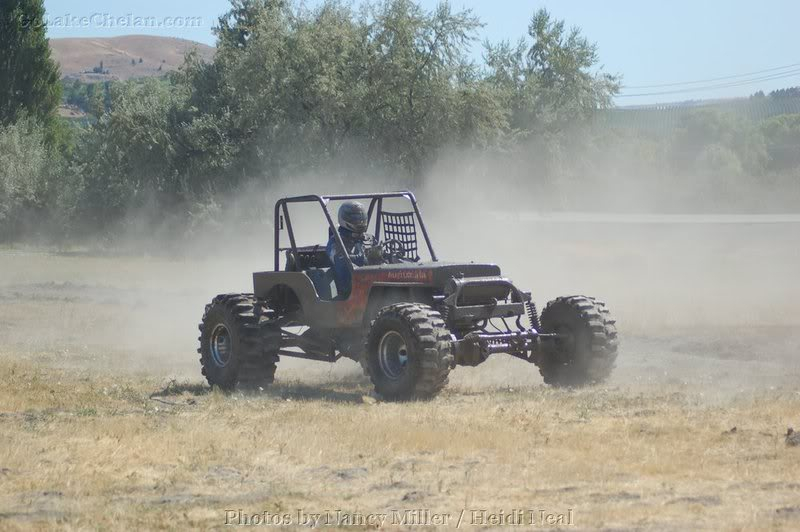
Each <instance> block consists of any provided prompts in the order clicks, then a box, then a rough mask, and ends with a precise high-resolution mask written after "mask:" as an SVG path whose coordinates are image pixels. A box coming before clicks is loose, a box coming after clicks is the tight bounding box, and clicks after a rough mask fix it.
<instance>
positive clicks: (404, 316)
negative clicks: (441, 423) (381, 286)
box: [362, 303, 453, 401]
mask: <svg viewBox="0 0 800 532" xmlns="http://www.w3.org/2000/svg"><path fill="white" fill-rule="evenodd" d="M450 341H451V337H450V331H448V330H447V328H446V327H445V324H444V321H442V317H441V315H440V314H439V313H438V312H436V311H435V310H433V309H432V308H431V307H429V306H427V305H418V304H411V303H401V304H397V305H391V306H388V307H385V308H383V309H382V310H381V311H380V312H379V313H378V315H377V317H376V318H375V320H374V321H373V322H372V324H371V326H370V331H369V334H368V335H367V342H366V349H365V353H364V357H365V358H364V362H365V363H364V364H362V365H363V366H365V367H366V369H367V372H368V374H369V377H370V379H371V380H372V384H373V385H374V386H375V391H376V392H377V393H378V394H379V395H381V396H382V397H383V398H384V399H387V400H390V401H404V400H410V399H429V398H432V397H434V396H435V395H436V394H438V393H439V392H440V391H441V390H442V389H443V388H444V387H445V386H446V385H447V377H448V375H449V373H450V368H451V367H452V363H453V354H452V351H451V347H450Z"/></svg>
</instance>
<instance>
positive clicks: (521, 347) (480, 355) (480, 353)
mask: <svg viewBox="0 0 800 532" xmlns="http://www.w3.org/2000/svg"><path fill="white" fill-rule="evenodd" d="M562 337H564V335H560V334H556V333H540V332H539V331H537V330H536V329H527V330H521V331H516V332H507V333H502V332H497V333H489V332H474V333H470V334H467V335H466V336H465V337H464V338H463V339H461V340H453V343H452V348H453V354H454V356H455V361H456V364H457V365H459V366H477V365H479V364H481V363H483V362H485V361H486V359H487V358H489V356H490V355H494V354H498V353H507V354H509V355H511V356H514V357H517V358H521V359H523V360H527V361H528V362H535V361H536V355H537V353H538V350H539V347H540V342H541V340H555V339H558V338H562Z"/></svg>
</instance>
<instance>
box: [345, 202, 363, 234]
mask: <svg viewBox="0 0 800 532" xmlns="http://www.w3.org/2000/svg"><path fill="white" fill-rule="evenodd" d="M339 226H340V227H344V228H345V229H347V230H348V231H352V232H353V233H359V234H360V233H366V232H367V211H366V210H365V209H364V206H363V205H361V204H360V203H359V202H357V201H347V202H345V203H343V204H342V206H341V207H339Z"/></svg>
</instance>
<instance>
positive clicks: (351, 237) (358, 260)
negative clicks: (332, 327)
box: [325, 227, 375, 298]
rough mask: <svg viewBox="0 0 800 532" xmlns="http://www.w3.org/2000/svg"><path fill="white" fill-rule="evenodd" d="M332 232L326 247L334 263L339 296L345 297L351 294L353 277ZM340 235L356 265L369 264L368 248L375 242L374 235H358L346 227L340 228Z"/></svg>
mask: <svg viewBox="0 0 800 532" xmlns="http://www.w3.org/2000/svg"><path fill="white" fill-rule="evenodd" d="M328 233H329V234H330V236H329V238H328V245H327V246H326V247H325V252H326V253H327V254H328V258H329V259H330V260H331V264H333V273H334V280H335V282H336V292H337V297H339V298H345V297H348V296H349V295H350V290H351V288H352V278H351V275H350V268H348V267H347V259H346V258H345V257H344V256H343V255H342V254H341V253H340V252H339V249H338V247H337V246H336V238H334V235H333V231H328ZM339 235H340V236H341V237H342V242H343V243H344V247H345V249H346V250H347V254H348V255H350V260H351V261H352V262H353V265H354V266H366V265H367V251H366V250H367V248H368V247H371V246H372V245H374V243H375V239H374V237H371V236H370V235H367V234H364V235H361V236H356V235H355V234H353V232H351V231H350V230H348V229H345V228H344V227H340V228H339Z"/></svg>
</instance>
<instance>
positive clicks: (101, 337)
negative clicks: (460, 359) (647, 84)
mask: <svg viewBox="0 0 800 532" xmlns="http://www.w3.org/2000/svg"><path fill="white" fill-rule="evenodd" d="M743 222H746V220H743ZM429 225H430V226H431V227H432V228H435V229H433V235H432V236H433V239H434V242H436V243H437V247H438V251H439V254H440V255H441V256H443V257H446V258H452V259H455V260H464V259H473V260H491V261H496V262H498V263H499V264H501V265H502V266H503V267H504V273H505V274H507V275H508V276H510V277H511V278H512V279H514V280H515V281H516V282H517V283H518V284H520V285H522V286H524V287H526V288H530V289H531V290H533V292H534V295H535V298H536V300H537V302H539V303H540V304H543V303H544V302H545V301H546V300H548V299H551V298H553V297H555V296H557V295H563V294H573V293H586V294H589V295H597V296H600V297H602V298H603V299H604V300H606V301H607V303H608V304H609V306H610V308H611V309H612V311H613V312H614V314H615V315H616V317H617V318H618V320H619V329H620V337H621V340H622V347H621V351H620V357H619V362H618V367H617V369H616V371H615V373H614V375H613V376H612V378H611V379H610V381H609V382H608V383H606V384H605V385H603V386H597V387H592V388H588V389H582V390H556V389H552V388H549V387H547V386H544V385H543V384H542V381H541V378H540V377H539V375H538V372H537V370H536V368H535V367H532V366H529V365H528V364H527V363H524V362H522V361H518V360H513V359H509V358H503V357H497V358H496V359H492V360H490V361H489V362H487V363H486V364H485V365H483V366H481V367H479V368H474V369H465V368H458V369H456V370H455V371H454V372H453V373H452V374H451V384H450V386H449V387H448V388H447V390H446V392H445V393H444V394H443V395H442V396H440V397H439V398H437V399H435V400H433V401H431V402H424V403H412V404H401V405H399V404H387V403H382V402H380V401H376V400H375V399H374V398H373V397H372V396H371V395H370V387H369V384H368V382H367V381H366V380H365V379H364V378H363V377H362V376H361V375H360V371H359V369H358V367H357V365H356V364H354V363H352V362H350V361H346V360H345V361H341V362H339V363H337V364H336V365H333V366H330V365H326V364H319V363H311V362H302V361H294V360H282V361H281V363H280V364H279V369H278V376H277V378H278V383H277V384H276V385H275V386H274V387H272V388H269V389H267V390H264V391H263V392H261V393H255V394H242V393H234V394H232V395H229V396H226V395H223V394H220V393H218V392H212V391H210V390H209V389H208V388H207V387H206V386H205V384H204V383H203V381H202V380H201V378H200V375H199V365H198V363H197V355H196V353H195V350H196V337H197V322H198V321H199V318H200V315H201V313H202V310H203V305H204V304H205V303H206V302H207V301H208V300H210V298H211V297H213V295H215V294H216V293H225V292H237V291H247V290H248V289H249V287H248V283H249V281H250V273H251V272H252V271H254V270H261V269H266V268H267V265H268V264H270V262H269V250H268V249H265V250H263V251H256V252H252V251H251V252H249V253H244V254H240V256H241V258H240V259H239V260H236V261H229V260H228V261H225V260H220V259H209V258H207V257H208V256H209V255H212V256H214V257H220V256H226V252H225V250H213V251H214V253H211V254H206V255H205V256H204V257H205V258H203V259H197V258H191V259H190V258H186V259H181V260H169V259H163V258H143V257H137V258H131V257H112V256H86V255H85V254H81V253H71V254H70V253H67V254H58V253H43V252H33V251H29V250H23V251H19V250H4V251H2V252H0V335H1V337H2V338H3V341H2V342H0V405H1V406H0V529H12V530H13V529H20V530H22V529H26V530H27V529H31V528H34V529H37V528H41V529H47V528H66V529H87V528H89V529H134V528H140V529H160V528H161V529H186V528H225V525H226V522H227V523H229V524H230V523H232V524H254V525H257V524H261V523H263V522H266V523H267V524H275V525H285V526H287V527H289V528H297V527H301V526H303V525H308V524H316V525H317V526H318V527H320V528H325V529H329V528H341V529H349V528H352V526H363V527H368V528H374V527H376V526H378V527H386V528H397V529H412V528H420V527H419V526H417V525H424V526H423V528H438V527H444V526H448V527H456V526H457V525H460V528H474V527H476V526H482V525H487V526H489V527H490V528H497V529H501V528H506V527H509V526H512V527H516V528H520V529H524V528H530V527H536V528H546V527H564V528H577V529H657V530H669V529H674V530H686V529H731V530H743V529H748V530H749V529H785V530H793V529H797V528H798V527H800V477H798V468H797V464H798V460H800V447H795V448H792V447H788V446H787V445H786V444H785V442H784V434H785V433H786V429H787V427H788V426H795V427H797V428H800V386H799V385H798V383H799V382H800V357H799V356H798V355H800V316H798V312H797V309H798V305H797V302H798V301H800V283H798V282H797V272H798V271H800V246H798V245H797V242H798V241H800V240H799V239H798V237H799V236H800V225H798V224H795V223H770V224H751V223H725V224H717V223H700V224H691V223H688V224H687V223H681V224H671V223H661V222H659V223H621V222H619V221H618V220H617V221H614V222H605V223H587V222H586V220H581V221H580V222H575V223H565V222H564V221H563V220H560V221H559V222H557V223H556V222H552V223H550V222H547V221H542V220H539V221H536V222H522V221H520V222H519V223H516V224H512V228H511V229H510V230H509V231H506V232H505V233H504V234H502V235H493V234H491V231H489V230H487V229H485V227H486V226H490V225H492V221H491V220H485V219H483V218H482V219H481V220H473V221H472V222H470V223H459V224H453V223H452V222H450V223H449V224H447V223H445V222H444V221H442V222H439V223H438V224H437V223H435V222H434V223H430V224H429ZM456 235H459V236H456ZM474 242H478V243H479V244H480V245H479V246H474V245H473V244H472V243H474ZM237 244H238V245H239V246H240V247H239V249H248V250H253V249H260V248H259V247H258V245H256V243H255V242H245V243H244V244H242V243H237ZM242 246H244V247H242ZM227 256H236V255H231V254H230V253H228V254H227ZM315 514H316V515H315Z"/></svg>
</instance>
